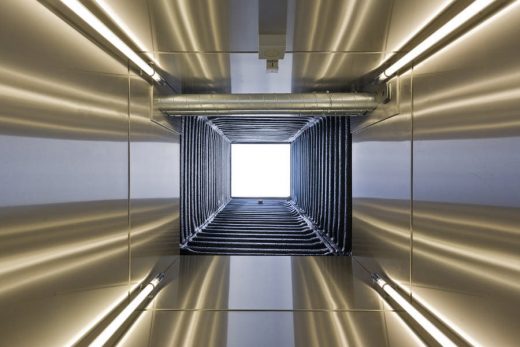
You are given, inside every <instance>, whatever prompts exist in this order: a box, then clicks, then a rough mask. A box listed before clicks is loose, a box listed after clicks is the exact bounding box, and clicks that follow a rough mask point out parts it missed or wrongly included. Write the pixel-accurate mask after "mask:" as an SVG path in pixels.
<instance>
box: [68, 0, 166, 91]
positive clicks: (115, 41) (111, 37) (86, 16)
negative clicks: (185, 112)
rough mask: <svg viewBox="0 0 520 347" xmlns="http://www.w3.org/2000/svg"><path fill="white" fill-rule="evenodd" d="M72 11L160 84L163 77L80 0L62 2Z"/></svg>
mask: <svg viewBox="0 0 520 347" xmlns="http://www.w3.org/2000/svg"><path fill="white" fill-rule="evenodd" d="M62 2H63V4H65V5H66V6H67V7H68V8H69V9H70V10H72V11H73V12H74V13H75V14H76V15H78V16H79V17H80V18H81V19H82V20H83V21H85V23H87V24H88V25H89V26H90V27H91V28H92V29H94V30H95V31H96V32H97V33H99V34H100V35H101V36H103V37H104V38H105V39H106V40H107V41H108V42H110V43H111V44H112V45H113V46H114V47H115V48H117V49H118V50H119V51H120V52H121V53H123V54H124V55H125V56H126V57H127V58H128V59H130V60H131V61H132V62H133V63H134V64H135V65H137V66H138V67H139V68H140V69H141V70H142V71H143V72H144V73H146V74H147V75H148V76H150V77H151V78H152V79H153V80H154V81H156V82H160V81H161V80H162V78H161V76H160V75H159V74H158V73H157V71H155V70H154V69H153V68H152V67H151V66H150V65H149V64H148V63H147V62H145V61H144V60H143V58H141V57H140V56H139V55H137V53H135V52H134V51H133V50H132V49H131V48H130V47H128V45H127V44H126V43H124V42H123V40H121V39H120V38H119V37H117V35H116V34H114V33H113V32H112V30H110V29H109V28H108V27H107V26H106V25H105V24H103V23H102V22H101V21H100V20H99V19H98V18H97V17H96V16H94V14H92V12H90V11H89V10H88V9H87V8H86V7H85V6H83V4H81V3H80V2H79V1H78V0H62Z"/></svg>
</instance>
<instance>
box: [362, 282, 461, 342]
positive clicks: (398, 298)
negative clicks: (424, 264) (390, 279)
mask: <svg viewBox="0 0 520 347" xmlns="http://www.w3.org/2000/svg"><path fill="white" fill-rule="evenodd" d="M372 279H373V280H374V283H375V284H377V285H378V286H379V287H380V288H381V289H383V291H384V292H385V293H386V294H388V295H389V296H390V297H391V298H392V299H393V300H394V301H395V303H397V304H398V305H399V306H400V307H401V308H402V309H403V310H405V311H406V312H407V313H408V314H409V315H410V317H412V318H413V319H414V320H415V321H416V322H417V323H418V324H419V325H420V326H421V327H423V328H424V329H425V330H426V331H427V332H428V334H430V335H431V336H432V337H433V338H434V339H435V341H437V342H438V343H439V344H440V345H441V346H443V347H457V345H456V344H455V343H454V342H453V341H451V339H450V338H449V337H448V336H446V335H445V334H444V333H443V332H442V331H441V330H440V329H439V328H437V327H436V326H435V325H433V323H432V322H430V321H429V320H428V319H427V318H426V317H425V316H424V315H423V314H422V313H420V312H419V311H418V310H417V309H416V308H415V307H413V306H412V305H411V304H410V303H409V302H408V300H406V299H405V298H404V297H403V296H402V295H401V294H399V292H397V291H396V290H395V289H394V288H392V286H391V285H389V284H388V283H387V282H386V281H385V280H384V279H383V278H381V276H379V275H378V274H372Z"/></svg>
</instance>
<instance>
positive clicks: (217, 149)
mask: <svg viewBox="0 0 520 347" xmlns="http://www.w3.org/2000/svg"><path fill="white" fill-rule="evenodd" d="M181 146H182V148H181V152H182V159H181V172H182V175H181V189H182V191H181V195H182V196H181V199H182V206H181V225H182V236H181V243H182V244H184V243H185V242H186V241H187V240H188V239H189V238H190V237H191V236H193V235H194V234H195V233H196V232H197V231H198V230H199V228H200V226H202V225H204V224H206V223H207V222H208V221H209V220H211V219H212V217H213V216H214V215H215V213H216V212H217V211H218V210H219V208H221V207H223V206H224V205H225V204H227V203H228V202H229V200H230V197H231V190H230V182H231V181H230V175H231V167H230V155H231V144H230V142H229V140H228V139H227V138H226V137H225V136H222V135H221V134H219V132H218V131H217V130H215V129H214V127H212V126H211V124H209V123H208V122H207V120H206V119H205V118H204V117H185V118H184V120H183V136H182V141H181Z"/></svg>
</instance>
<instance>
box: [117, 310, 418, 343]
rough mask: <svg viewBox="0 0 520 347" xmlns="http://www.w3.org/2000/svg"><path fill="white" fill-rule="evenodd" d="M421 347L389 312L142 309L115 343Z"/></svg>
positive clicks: (397, 317)
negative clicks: (134, 321)
mask: <svg viewBox="0 0 520 347" xmlns="http://www.w3.org/2000/svg"><path fill="white" fill-rule="evenodd" d="M143 343H144V345H146V344H147V343H148V345H150V346H157V347H163V346H164V347H166V346H182V347H188V346H215V347H242V346H250V347H261V346H289V347H290V346H298V347H299V346H304V347H307V346H308V347H314V346H331V347H347V346H381V347H385V346H395V347H397V346H399V347H417V346H426V345H425V344H424V343H423V342H422V341H421V340H420V339H418V338H417V336H415V334H414V332H413V331H411V330H410V328H409V327H408V326H406V325H405V323H404V322H403V321H402V320H401V318H400V317H399V315H398V314H397V313H395V312H384V311H382V312H341V311H340V312H316V311H314V312H313V311H297V312H273V311H264V312H262V311H260V312H247V311H246V312H240V311H222V312H218V311H217V312H213V311H157V312H149V311H147V312H144V313H143V314H142V316H141V317H140V318H139V320H138V321H137V323H136V324H135V325H134V326H133V327H132V328H131V329H130V330H129V331H128V333H127V335H126V336H125V337H123V339H122V340H121V341H120V342H119V343H118V344H117V346H125V347H127V346H129V347H133V346H135V347H138V346H143Z"/></svg>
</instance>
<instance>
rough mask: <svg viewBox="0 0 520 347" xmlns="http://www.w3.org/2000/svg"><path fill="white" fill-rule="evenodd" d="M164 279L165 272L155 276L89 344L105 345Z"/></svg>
mask: <svg viewBox="0 0 520 347" xmlns="http://www.w3.org/2000/svg"><path fill="white" fill-rule="evenodd" d="M162 279H163V274H160V275H159V276H157V277H155V278H154V279H153V280H152V281H151V282H150V283H148V284H147V285H146V287H144V288H143V289H142V290H141V291H140V292H139V294H138V295H137V296H136V297H135V298H134V299H133V300H132V301H131V302H130V303H129V304H128V306H126V307H125V308H124V310H123V311H121V313H119V315H117V317H116V318H115V319H114V320H113V321H112V322H110V324H109V325H108V326H107V327H106V328H105V330H103V332H101V334H99V335H98V337H96V339H95V340H94V341H92V343H91V344H90V345H89V346H90V347H103V346H105V345H106V343H107V342H108V340H110V338H111V337H112V336H113V335H114V334H115V332H116V331H117V330H118V329H119V328H120V327H121V326H122V325H123V324H124V323H125V322H126V320H127V319H128V317H130V315H131V314H132V313H134V311H135V310H136V309H137V308H138V307H139V305H141V304H142V303H143V301H144V300H145V299H146V298H147V297H148V295H150V293H151V292H152V291H153V290H154V289H155V287H156V286H157V285H158V284H159V282H160V281H161V280H162Z"/></svg>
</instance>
